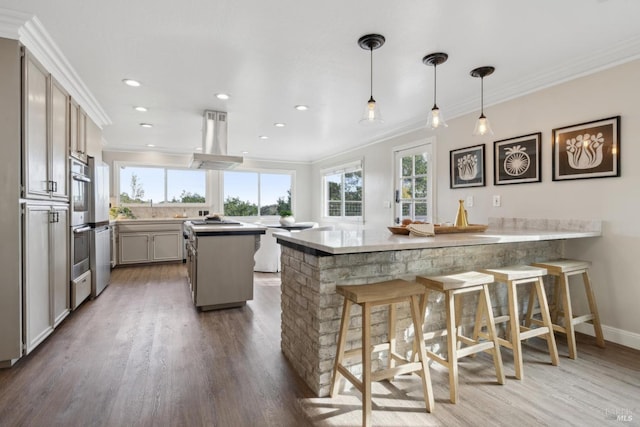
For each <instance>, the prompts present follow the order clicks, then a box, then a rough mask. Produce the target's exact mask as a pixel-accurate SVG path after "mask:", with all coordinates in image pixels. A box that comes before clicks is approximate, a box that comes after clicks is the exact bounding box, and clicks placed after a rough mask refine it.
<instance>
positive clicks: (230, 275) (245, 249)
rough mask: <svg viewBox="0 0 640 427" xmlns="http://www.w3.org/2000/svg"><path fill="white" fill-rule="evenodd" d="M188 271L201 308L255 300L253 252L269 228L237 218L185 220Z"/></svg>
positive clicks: (193, 291)
mask: <svg viewBox="0 0 640 427" xmlns="http://www.w3.org/2000/svg"><path fill="white" fill-rule="evenodd" d="M185 230H186V231H187V234H188V239H189V242H188V245H187V272H188V275H189V285H190V287H191V296H192V299H193V303H194V304H195V305H196V307H197V308H198V309H200V310H214V309H220V308H230V307H240V306H243V305H245V304H246V302H247V300H251V299H253V265H254V258H253V257H254V254H255V253H256V251H257V250H258V248H259V247H260V235H261V234H265V232H266V227H262V226H260V225H255V224H244V223H239V222H235V221H228V220H219V221H196V220H194V221H186V222H185Z"/></svg>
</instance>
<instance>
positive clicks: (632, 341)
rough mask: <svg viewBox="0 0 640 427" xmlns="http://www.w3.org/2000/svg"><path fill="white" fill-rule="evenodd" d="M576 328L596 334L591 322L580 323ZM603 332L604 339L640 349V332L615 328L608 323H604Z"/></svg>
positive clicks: (584, 332)
mask: <svg viewBox="0 0 640 427" xmlns="http://www.w3.org/2000/svg"><path fill="white" fill-rule="evenodd" d="M575 329H576V331H578V332H581V333H583V334H586V335H591V336H592V337H593V336H595V334H594V332H593V326H592V325H591V324H590V323H581V324H578V325H576V326H575ZM602 333H603V334H604V339H605V340H606V341H611V342H614V343H616V344H620V345H623V346H625V347H631V348H635V349H636V350H640V334H636V333H635V332H629V331H625V330H624V329H617V328H613V327H611V326H607V325H602Z"/></svg>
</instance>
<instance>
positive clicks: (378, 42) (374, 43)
mask: <svg viewBox="0 0 640 427" xmlns="http://www.w3.org/2000/svg"><path fill="white" fill-rule="evenodd" d="M385 41H386V40H385V38H384V36H383V35H380V34H367V35H364V36H362V37H360V38H359V39H358V46H360V47H361V48H363V49H366V50H376V49H378V48H379V47H382V45H383V44H384V42H385Z"/></svg>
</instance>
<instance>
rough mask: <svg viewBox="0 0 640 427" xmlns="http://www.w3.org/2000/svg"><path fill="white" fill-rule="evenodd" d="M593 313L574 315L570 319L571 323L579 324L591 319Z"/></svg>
mask: <svg viewBox="0 0 640 427" xmlns="http://www.w3.org/2000/svg"><path fill="white" fill-rule="evenodd" d="M593 317H594V316H593V314H583V315H582V316H576V317H574V318H573V319H571V323H573V324H574V325H577V324H580V323H586V322H590V321H592V320H593Z"/></svg>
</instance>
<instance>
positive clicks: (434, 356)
mask: <svg viewBox="0 0 640 427" xmlns="http://www.w3.org/2000/svg"><path fill="white" fill-rule="evenodd" d="M427 356H428V357H429V359H431V360H433V361H434V362H438V363H439V364H441V365H442V366H446V367H449V361H447V359H445V358H444V357H440V356H439V355H437V354H435V353H434V352H432V351H427Z"/></svg>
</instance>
